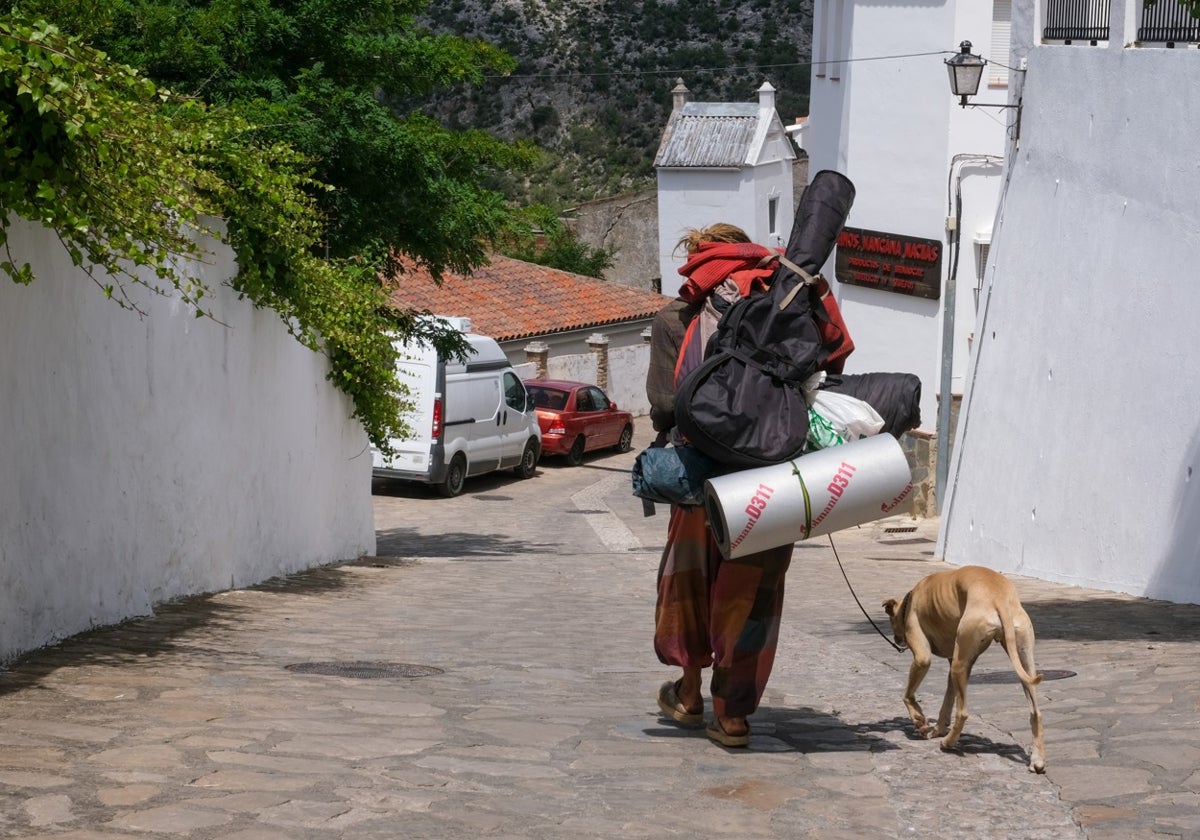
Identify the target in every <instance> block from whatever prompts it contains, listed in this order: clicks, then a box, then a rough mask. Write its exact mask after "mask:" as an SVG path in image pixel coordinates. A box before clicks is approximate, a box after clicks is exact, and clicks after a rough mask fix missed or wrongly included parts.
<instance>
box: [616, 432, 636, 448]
mask: <svg viewBox="0 0 1200 840" xmlns="http://www.w3.org/2000/svg"><path fill="white" fill-rule="evenodd" d="M630 449H633V426H626V427H625V428H624V429H622V430H621V439H620V440H618V441H617V451H618V452H628V451H629V450H630Z"/></svg>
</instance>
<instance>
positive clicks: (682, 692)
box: [675, 668, 704, 713]
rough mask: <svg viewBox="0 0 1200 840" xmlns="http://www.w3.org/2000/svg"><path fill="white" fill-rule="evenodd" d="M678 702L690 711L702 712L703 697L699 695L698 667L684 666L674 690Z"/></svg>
mask: <svg viewBox="0 0 1200 840" xmlns="http://www.w3.org/2000/svg"><path fill="white" fill-rule="evenodd" d="M675 693H676V695H677V696H678V697H679V702H680V704H681V705H682V706H683V707H684V708H685V709H686V710H687V711H688V712H692V713H696V712H699V713H703V712H704V698H703V697H702V696H701V695H700V669H699V668H684V669H683V677H682V678H681V679H680V680H679V685H678V688H677V689H676V691H675Z"/></svg>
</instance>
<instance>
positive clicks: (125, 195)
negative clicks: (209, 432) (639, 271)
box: [0, 14, 414, 448]
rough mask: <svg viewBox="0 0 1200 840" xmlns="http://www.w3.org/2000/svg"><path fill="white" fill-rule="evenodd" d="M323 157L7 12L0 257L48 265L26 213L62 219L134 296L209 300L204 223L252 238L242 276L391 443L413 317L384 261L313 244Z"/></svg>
mask: <svg viewBox="0 0 1200 840" xmlns="http://www.w3.org/2000/svg"><path fill="white" fill-rule="evenodd" d="M308 169H309V165H308V163H307V162H306V160H305V158H304V157H303V156H302V155H300V154H298V153H297V152H296V151H294V150H293V149H291V148H290V147H289V146H287V145H286V144H283V143H279V142H270V141H267V140H265V139H264V138H263V137H262V135H261V133H260V132H257V131H255V130H254V128H253V126H252V125H250V124H249V123H247V122H246V121H245V120H244V119H243V118H242V117H240V116H239V115H237V114H236V113H234V112H233V111H232V110H231V109H228V108H220V107H214V108H208V107H206V106H204V105H203V104H202V103H200V102H198V101H196V100H192V99H187V98H183V97H179V96H176V95H174V94H172V93H170V92H169V91H167V90H164V89H160V88H157V87H156V86H155V85H154V84H153V83H152V82H150V81H148V80H147V79H146V78H144V77H143V76H142V75H141V74H140V73H139V72H138V71H136V70H134V69H132V68H130V67H127V66H124V65H121V64H117V63H114V62H112V61H110V60H108V59H107V58H106V56H105V55H104V54H103V53H100V52H98V51H97V50H95V49H92V48H91V47H88V46H85V45H84V44H82V43H81V42H79V41H78V40H75V39H71V38H67V37H64V36H63V35H61V34H60V33H59V32H58V30H57V29H55V28H54V27H53V26H50V25H48V24H46V23H44V22H40V21H37V22H34V21H30V20H28V19H25V18H23V17H21V16H20V15H16V14H13V15H7V16H3V17H0V246H2V247H3V250H4V255H5V257H6V259H4V260H3V261H2V262H0V270H3V271H4V272H5V273H7V274H8V275H9V277H11V278H12V279H13V280H15V281H17V282H19V283H29V282H31V281H32V280H33V279H34V277H33V272H32V269H31V267H30V265H29V264H27V263H25V264H20V265H18V264H17V263H16V260H15V259H14V258H13V256H12V254H11V251H10V250H9V247H8V241H7V226H8V224H9V223H10V220H11V219H12V218H13V217H14V216H20V217H24V218H26V219H29V220H32V221H37V222H40V223H41V224H42V225H44V226H46V227H48V228H51V229H53V230H54V231H55V232H56V233H57V234H58V237H59V239H60V241H61V242H62V244H63V247H64V248H65V249H66V250H67V252H68V253H69V254H70V256H71V259H72V262H73V263H74V264H75V265H77V266H79V267H80V268H81V269H82V270H83V271H85V272H86V273H87V274H88V276H90V277H91V278H92V279H93V281H94V282H96V283H97V284H98V285H99V286H100V287H101V288H102V289H103V291H104V293H105V294H107V295H108V296H110V297H112V298H113V299H114V300H116V301H117V302H118V303H119V304H121V305H122V306H125V307H129V308H132V309H135V310H139V311H140V307H139V304H138V299H137V295H135V294H133V291H134V290H135V289H136V288H137V287H144V288H145V289H148V290H150V291H152V292H156V293H162V294H165V293H168V292H171V290H172V289H173V290H174V292H175V293H177V294H178V295H179V296H180V297H181V298H182V299H183V300H184V301H186V302H187V303H188V304H189V305H191V306H192V307H193V308H194V309H195V311H196V314H197V315H198V316H202V315H206V314H211V313H210V311H209V310H208V309H207V308H206V300H205V295H206V293H207V291H208V290H207V289H206V288H205V286H204V284H203V282H202V281H201V279H199V278H198V277H195V276H193V275H191V274H189V273H188V271H187V265H188V261H189V260H195V259H202V258H203V257H204V254H203V252H202V250H201V246H200V244H199V243H200V242H202V241H203V238H202V237H203V236H205V235H207V236H212V237H216V238H218V239H223V240H225V241H227V242H228V243H229V244H230V245H231V246H232V247H233V249H234V250H235V252H236V254H237V259H238V274H237V276H236V277H235V278H234V279H233V281H232V283H233V286H234V288H235V289H236V290H237V291H238V292H240V293H241V294H242V295H244V296H245V297H247V298H249V299H250V300H251V301H253V303H254V304H256V305H258V306H269V307H271V308H273V309H275V310H276V311H277V312H278V313H279V315H280V316H281V318H282V319H283V321H284V323H285V324H287V325H288V329H289V330H290V331H291V332H292V334H293V335H295V336H296V338H297V339H298V340H300V341H301V342H302V343H304V344H305V345H307V346H309V347H311V348H313V349H315V350H318V349H319V350H321V351H323V352H325V353H326V354H327V355H328V356H329V359H330V361H331V366H332V371H331V374H330V378H331V379H332V381H333V382H334V383H335V384H336V385H337V386H338V387H339V388H341V389H342V390H343V391H345V392H346V393H347V394H349V395H350V397H351V398H352V399H353V402H354V414H355V416H356V417H357V418H358V419H359V420H361V421H362V423H363V425H364V427H365V428H366V430H367V433H368V435H369V437H370V438H371V440H372V441H373V442H375V443H376V444H377V445H380V446H382V447H384V448H386V445H387V439H388V437H390V436H393V435H395V434H396V433H398V432H399V431H400V427H399V425H398V424H399V422H400V421H399V420H398V409H399V407H400V400H401V399H402V398H403V396H404V390H403V387H402V386H401V385H399V383H397V381H396V376H395V372H394V364H395V350H394V349H393V347H392V344H391V341H390V339H389V336H388V332H389V330H398V331H399V332H400V333H401V334H403V333H404V330H405V329H409V330H411V329H413V327H414V322H413V319H412V317H411V314H410V317H409V318H408V320H407V321H405V320H404V319H401V320H400V321H399V322H397V321H395V320H394V319H393V318H391V317H390V316H389V315H388V314H387V312H386V300H387V297H386V290H385V289H383V288H382V287H381V285H380V283H379V282H378V281H377V280H376V279H375V278H376V274H375V267H374V266H372V265H371V264H370V263H368V262H363V261H327V260H324V259H319V258H317V257H316V256H314V255H313V252H314V249H315V248H316V247H317V245H318V243H319V239H320V234H321V224H320V222H321V219H320V216H319V214H318V212H317V210H316V206H315V204H314V200H313V198H312V191H313V190H315V189H317V188H318V187H319V185H318V184H317V182H315V181H313V180H312V179H311V177H310V174H309V172H308ZM218 219H224V220H225V222H226V227H227V229H226V230H225V231H223V230H222V229H221V227H220V224H219V222H218V221H217V220H218Z"/></svg>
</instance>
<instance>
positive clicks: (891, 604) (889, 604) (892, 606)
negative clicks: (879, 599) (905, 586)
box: [883, 598, 900, 615]
mask: <svg viewBox="0 0 1200 840" xmlns="http://www.w3.org/2000/svg"><path fill="white" fill-rule="evenodd" d="M899 603H900V602H899V601H897V600H896V599H895V598H888V599H887V600H886V601H884V602H883V608H884V610H885V611H886V612H887V614H888V615H895V614H896V605H897V604H899Z"/></svg>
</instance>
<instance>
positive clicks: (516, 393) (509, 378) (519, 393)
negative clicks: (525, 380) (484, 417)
mask: <svg viewBox="0 0 1200 840" xmlns="http://www.w3.org/2000/svg"><path fill="white" fill-rule="evenodd" d="M504 401H505V402H506V403H508V407H509V408H513V409H516V410H517V411H524V410H525V407H526V404H527V401H526V397H525V386H524V385H523V384H522V383H521V380H520V379H518V378H517V377H516V376H514V375H513V374H511V373H507V372H506V373H505V374H504Z"/></svg>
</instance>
